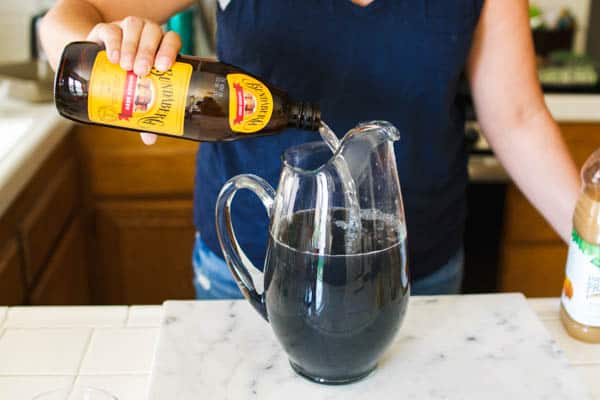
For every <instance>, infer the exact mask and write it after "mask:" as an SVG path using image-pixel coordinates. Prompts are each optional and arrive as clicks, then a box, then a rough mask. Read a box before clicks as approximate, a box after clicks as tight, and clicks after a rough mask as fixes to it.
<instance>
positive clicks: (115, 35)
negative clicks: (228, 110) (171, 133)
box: [87, 17, 181, 145]
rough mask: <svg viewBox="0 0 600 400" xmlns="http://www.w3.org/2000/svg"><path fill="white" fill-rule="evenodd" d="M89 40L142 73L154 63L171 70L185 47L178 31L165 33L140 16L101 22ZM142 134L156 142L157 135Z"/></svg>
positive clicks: (147, 140) (149, 141)
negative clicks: (180, 51)
mask: <svg viewBox="0 0 600 400" xmlns="http://www.w3.org/2000/svg"><path fill="white" fill-rule="evenodd" d="M87 40H89V41H92V42H96V43H98V44H101V45H103V46H104V47H105V48H106V54H107V56H108V59H109V60H110V61H111V62H112V63H114V64H119V65H120V66H121V68H123V69H124V70H126V71H132V70H133V72H135V74H136V75H139V76H145V75H147V74H148V73H149V72H150V69H151V68H152V67H153V66H154V68H156V69H158V70H159V71H166V70H168V69H169V68H171V66H172V65H173V63H174V62H175V58H176V57H177V54H178V53H179V50H180V49H181V38H180V37H179V35H178V34H177V33H175V32H173V31H169V32H166V33H165V32H163V30H162V28H161V27H160V25H158V24H157V23H156V22H153V21H150V20H147V19H144V18H139V17H126V18H124V19H122V20H120V21H115V22H110V23H100V24H98V25H96V26H94V28H93V29H92V30H91V31H90V33H89V35H88V37H87ZM141 137H142V141H143V142H144V143H146V144H148V145H150V144H153V143H154V142H156V135H154V134H151V133H142V134H141Z"/></svg>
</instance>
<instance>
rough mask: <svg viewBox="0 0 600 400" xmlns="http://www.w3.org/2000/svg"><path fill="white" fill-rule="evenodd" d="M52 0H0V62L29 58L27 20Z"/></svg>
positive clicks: (47, 5) (52, 0) (46, 6)
mask: <svg viewBox="0 0 600 400" xmlns="http://www.w3.org/2000/svg"><path fill="white" fill-rule="evenodd" d="M52 3H54V0H0V63H6V62H18V61H24V60H27V59H28V58H29V21H30V19H31V16H33V15H35V14H36V13H37V12H38V11H39V10H42V9H44V8H48V7H49V6H50V5H51V4H52Z"/></svg>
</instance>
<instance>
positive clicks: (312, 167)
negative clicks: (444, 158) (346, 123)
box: [216, 121, 409, 384]
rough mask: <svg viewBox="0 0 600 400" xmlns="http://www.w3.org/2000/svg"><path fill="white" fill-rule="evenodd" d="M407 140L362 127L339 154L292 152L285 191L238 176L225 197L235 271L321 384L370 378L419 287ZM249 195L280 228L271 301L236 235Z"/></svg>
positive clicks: (299, 366)
mask: <svg viewBox="0 0 600 400" xmlns="http://www.w3.org/2000/svg"><path fill="white" fill-rule="evenodd" d="M398 139H399V134H398V131H397V130H396V128H394V127H393V126H392V125H391V124H389V123H386V122H380V121H374V122H369V123H362V124H360V125H358V126H357V127H356V128H354V129H352V130H350V131H349V132H348V133H347V134H346V135H345V136H344V138H343V139H342V140H341V142H340V144H339V147H338V148H337V150H336V151H335V153H334V154H332V151H331V150H330V149H329V147H328V146H327V144H326V143H325V142H311V143H306V144H303V145H299V146H296V147H292V148H290V149H288V150H287V151H286V152H285V153H284V155H283V157H282V161H283V168H282V171H281V175H280V179H279V187H278V189H277V192H275V190H274V189H273V188H272V187H271V186H270V185H269V184H268V183H267V182H266V181H265V180H263V179H261V178H260V177H257V176H254V175H238V176H236V177H234V178H232V179H231V180H229V181H228V182H227V183H226V184H225V185H224V187H223V189H222V190H221V193H220V194H219V198H218V200H217V208H216V223H217V234H218V236H219V242H220V245H221V249H222V250H223V254H224V257H225V260H226V262H227V265H228V266H229V268H230V270H231V273H232V274H233V276H234V278H235V280H236V282H237V283H238V285H239V287H240V289H241V291H242V293H243V294H244V296H245V298H246V299H247V300H248V301H249V302H250V303H251V304H252V306H254V308H255V309H256V310H257V311H258V312H259V313H260V315H262V316H263V317H264V318H265V319H266V320H267V321H268V322H269V323H270V324H271V326H272V328H273V330H274V332H275V335H276V336H277V338H278V340H279V342H280V343H281V345H282V346H283V348H284V350H285V351H286V353H287V355H288V357H289V360H290V364H291V365H292V367H293V368H294V370H295V371H296V372H297V373H299V374H301V375H302V376H304V377H306V378H309V379H311V380H313V381H316V382H319V383H329V384H340V383H348V382H352V381H355V380H358V379H361V378H363V377H365V376H367V375H368V374H369V373H370V372H371V371H373V370H374V369H375V367H376V365H377V361H378V359H379V358H380V357H381V355H382V353H383V352H384V351H385V349H386V348H387V347H388V345H389V344H390V343H391V341H392V340H393V338H394V336H395V334H396V332H397V330H398V328H399V327H400V324H401V322H402V319H403V317H404V313H405V311H406V306H407V303H408V297H409V279H408V267H407V260H406V224H405V219H404V209H403V203H402V195H401V190H400V182H399V179H398V173H397V169H396V159H395V155H394V149H393V142H394V141H396V140H398ZM239 189H249V190H251V191H253V192H254V193H255V194H256V195H257V196H258V197H259V198H260V199H261V200H262V203H263V204H264V206H265V208H266V210H267V214H268V216H269V218H270V221H271V222H270V237H269V244H268V249H267V255H266V258H265V264H264V269H263V273H264V283H263V287H264V290H263V291H262V293H259V292H258V291H257V290H256V287H255V285H254V282H253V278H252V275H251V273H250V270H252V269H254V270H256V268H255V267H254V266H253V265H252V263H251V262H250V261H249V259H248V257H247V256H246V255H245V254H244V252H243V250H242V249H241V248H240V246H239V244H238V242H237V240H236V237H235V233H234V231H233V226H232V221H231V202H232V200H233V197H234V195H235V193H236V192H237V191H238V190H239Z"/></svg>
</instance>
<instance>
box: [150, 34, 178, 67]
mask: <svg viewBox="0 0 600 400" xmlns="http://www.w3.org/2000/svg"><path fill="white" fill-rule="evenodd" d="M179 50H181V38H180V37H179V35H178V34H177V33H175V32H173V31H169V32H167V33H165V35H164V36H163V38H162V42H161V43H160V47H159V48H158V52H157V53H156V59H155V61H154V66H155V67H156V69H158V70H159V71H166V70H168V69H169V68H171V65H173V63H174V62H175V59H176V58H177V53H179Z"/></svg>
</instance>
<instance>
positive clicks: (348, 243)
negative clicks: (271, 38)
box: [319, 120, 362, 254]
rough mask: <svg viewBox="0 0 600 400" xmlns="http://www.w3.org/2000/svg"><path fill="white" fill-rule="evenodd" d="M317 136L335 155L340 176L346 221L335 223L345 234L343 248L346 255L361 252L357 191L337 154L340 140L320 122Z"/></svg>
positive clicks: (360, 226) (346, 164) (342, 158)
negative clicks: (318, 135)
mask: <svg viewBox="0 0 600 400" xmlns="http://www.w3.org/2000/svg"><path fill="white" fill-rule="evenodd" d="M319 134H320V135H321V138H322V139H323V141H325V143H326V144H327V146H328V147H329V149H330V150H331V152H332V153H333V154H335V157H334V159H333V165H334V167H335V169H336V171H337V173H338V174H339V176H340V178H341V179H340V181H341V183H342V186H343V193H344V204H345V208H346V210H347V216H348V219H347V221H342V220H339V221H335V224H336V225H337V227H338V228H341V229H343V230H344V231H345V232H346V234H345V235H344V236H345V243H344V246H345V248H346V253H347V254H357V253H360V252H361V247H362V246H361V232H362V223H361V212H360V203H359V198H358V190H357V187H356V186H357V185H356V182H355V181H354V178H353V177H352V174H351V173H350V168H349V167H348V163H347V162H346V160H345V159H344V156H343V154H342V153H341V152H340V153H337V151H338V149H339V147H340V140H339V139H338V137H337V135H336V134H335V132H333V130H332V129H331V128H330V127H329V126H328V125H327V124H326V123H325V122H323V121H322V120H321V126H320V127H319Z"/></svg>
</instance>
